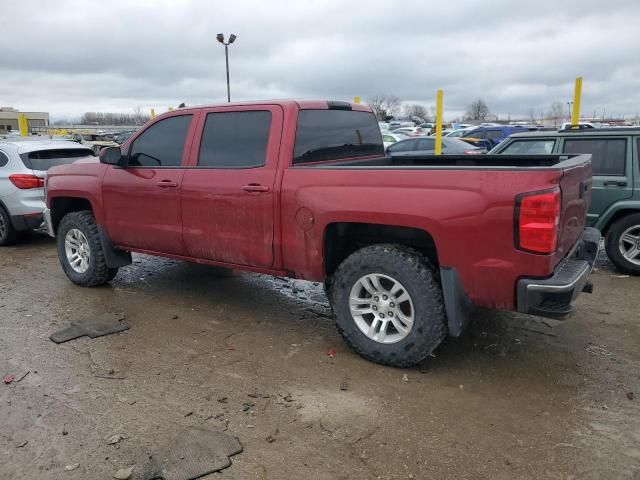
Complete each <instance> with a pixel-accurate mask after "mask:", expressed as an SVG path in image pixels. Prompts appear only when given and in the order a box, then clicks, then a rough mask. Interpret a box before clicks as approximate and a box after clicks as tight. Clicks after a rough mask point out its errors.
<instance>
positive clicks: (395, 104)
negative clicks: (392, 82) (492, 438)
mask: <svg viewBox="0 0 640 480" xmlns="http://www.w3.org/2000/svg"><path fill="white" fill-rule="evenodd" d="M367 105H369V106H370V107H371V109H372V110H373V113H375V115H376V117H377V118H378V120H386V118H387V117H395V116H396V115H398V113H399V112H400V106H401V105H402V102H401V101H400V98H398V97H396V96H395V95H387V94H379V95H374V96H372V97H369V98H367Z"/></svg>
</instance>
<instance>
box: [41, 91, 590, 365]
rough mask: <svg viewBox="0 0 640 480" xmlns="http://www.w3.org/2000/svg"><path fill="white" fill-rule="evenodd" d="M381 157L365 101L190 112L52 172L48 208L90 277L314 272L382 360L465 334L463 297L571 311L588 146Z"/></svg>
mask: <svg viewBox="0 0 640 480" xmlns="http://www.w3.org/2000/svg"><path fill="white" fill-rule="evenodd" d="M383 153H384V152H383V143H382V136H381V134H380V129H379V127H378V124H377V121H376V118H375V116H374V115H373V112H372V111H371V110H370V109H369V107H367V106H365V105H359V104H350V103H346V102H326V103H325V102H322V103H320V102H317V101H314V102H309V101H298V102H296V101H285V100H277V101H271V102H264V103H246V104H233V103H232V104H224V105H220V106H207V107H189V108H184V109H180V110H178V111H173V112H167V113H165V114H163V115H160V116H158V117H156V118H155V119H153V120H151V121H149V122H148V123H147V124H146V125H145V126H144V127H143V128H142V130H140V131H138V132H136V133H135V134H134V135H133V136H132V137H131V138H130V139H129V140H127V142H125V143H124V145H122V146H121V147H112V148H106V149H104V150H102V151H101V152H100V163H98V162H91V163H87V162H85V163H75V164H72V165H64V166H59V167H55V168H52V169H51V170H49V173H48V174H47V180H46V185H47V209H46V210H45V219H46V222H47V228H48V230H49V232H50V233H51V234H52V235H55V236H56V238H57V244H58V256H59V259H60V263H61V266H62V269H63V271H64V272H65V274H66V275H67V277H68V278H69V279H70V280H71V281H72V282H73V283H75V284H78V285H82V286H95V285H101V284H104V283H106V282H108V281H110V280H111V279H112V278H114V276H115V275H116V274H117V272H118V268H120V267H123V266H125V265H127V264H129V263H131V252H142V253H146V254H151V255H159V256H164V257H171V258H177V259H180V260H187V261H192V262H197V263H201V264H209V265H217V266H223V267H228V268H236V269H243V270H249V271H255V272H261V273H266V274H270V275H278V276H287V277H294V278H299V279H303V280H312V281H318V282H324V283H325V287H326V289H327V293H328V298H329V300H330V302H331V305H332V307H333V310H334V312H335V316H336V324H337V328H338V331H339V332H340V333H341V334H342V336H343V337H344V339H345V341H346V342H347V343H348V344H349V345H350V346H351V347H353V349H354V350H355V351H356V352H357V353H359V354H360V355H362V356H363V357H365V358H367V359H369V360H372V361H375V362H380V363H383V364H388V365H395V366H408V365H413V364H415V363H417V362H420V361H422V360H423V359H424V358H426V357H427V356H428V355H429V354H430V353H431V352H432V351H433V350H434V349H435V348H436V347H437V346H438V345H439V344H440V342H441V341H442V340H443V338H444V337H445V335H446V334H447V333H449V334H451V335H453V336H459V335H460V334H461V332H462V331H463V329H464V326H465V325H466V324H467V322H468V313H469V310H470V309H471V307H473V306H482V307H491V308H501V309H510V310H518V311H520V312H524V313H535V314H538V315H543V316H550V317H565V316H567V315H569V314H570V313H571V311H572V309H573V307H572V306H571V302H572V301H573V299H574V298H575V296H576V295H578V294H579V293H580V292H581V291H582V290H583V288H586V289H589V284H588V277H589V274H590V272H591V269H592V266H593V263H594V260H595V257H596V254H597V245H598V242H599V241H600V234H599V232H598V231H597V230H595V229H591V230H589V229H586V230H585V229H584V223H585V214H586V210H587V206H588V204H589V199H590V193H591V192H590V190H589V188H588V186H589V183H590V182H589V180H590V178H591V164H590V156H589V155H569V156H561V155H555V156H550V155H547V156H544V157H542V158H540V157H539V156H526V157H515V158H513V157H511V156H505V155H492V156H487V157H480V156H479V155H475V156H472V155H464V156H463V155H461V156H456V155H443V156H430V157H421V158H406V157H404V158H403V157H385V156H384V155H383ZM487 165H489V166H487ZM585 186H586V187H587V188H586V189H585V188H584V187H585ZM247 294H248V295H250V292H247ZM230 320H232V319H230Z"/></svg>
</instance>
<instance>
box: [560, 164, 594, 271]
mask: <svg viewBox="0 0 640 480" xmlns="http://www.w3.org/2000/svg"><path fill="white" fill-rule="evenodd" d="M589 158H590V156H589ZM591 184H592V174H591V162H582V163H578V164H574V165H571V166H569V167H566V168H563V170H562V177H561V178H560V190H561V192H562V211H561V214H560V231H559V232H558V234H559V236H558V248H557V250H556V257H557V258H556V260H557V261H560V260H562V259H563V258H564V257H565V256H566V255H567V254H568V253H569V252H570V251H571V249H572V247H573V246H574V245H575V243H576V242H577V240H578V238H580V235H582V232H583V230H584V226H585V221H586V214H587V211H588V209H589V203H590V202H591Z"/></svg>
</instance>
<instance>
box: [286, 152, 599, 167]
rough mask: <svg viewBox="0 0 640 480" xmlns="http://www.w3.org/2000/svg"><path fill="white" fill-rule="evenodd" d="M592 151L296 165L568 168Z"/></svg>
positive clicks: (437, 156)
mask: <svg viewBox="0 0 640 480" xmlns="http://www.w3.org/2000/svg"><path fill="white" fill-rule="evenodd" d="M589 160H590V155H421V156H396V157H374V158H365V159H355V160H340V161H336V162H322V163H320V162H318V163H313V164H302V165H296V167H295V168H332V169H333V168H357V169H360V168H362V169H365V168H366V169H425V168H428V169H447V168H464V167H484V168H487V167H489V168H498V169H518V168H544V169H548V168H549V167H553V168H554V169H562V168H567V167H570V166H572V165H579V164H581V163H585V162H588V161H589Z"/></svg>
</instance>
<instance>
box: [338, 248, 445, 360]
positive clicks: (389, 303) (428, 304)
mask: <svg viewBox="0 0 640 480" xmlns="http://www.w3.org/2000/svg"><path fill="white" fill-rule="evenodd" d="M331 303H332V305H333V310H334V312H335V313H336V324H337V328H338V331H339V332H340V334H341V335H342V336H343V338H344V339H345V341H346V342H347V344H348V345H349V346H350V347H351V348H353V349H354V350H355V351H356V352H357V353H358V354H359V355H361V356H362V357H364V358H366V359H367V360H371V361H374V362H376V363H381V364H384V365H391V366H395V367H409V366H412V365H415V364H416V363H419V362H421V361H422V360H424V359H425V358H426V357H427V356H428V355H429V354H430V353H431V352H432V351H433V350H434V349H435V348H436V347H437V346H438V345H440V343H441V342H442V340H443V339H444V337H445V335H446V321H445V313H444V301H443V297H442V289H441V287H440V284H439V283H438V281H437V280H436V279H435V272H434V270H433V267H432V266H431V265H430V263H429V261H428V260H427V259H426V258H425V257H424V256H422V255H421V254H420V253H419V252H417V251H416V250H413V249H410V248H407V247H403V246H400V245H373V246H370V247H365V248H363V249H361V250H358V251H357V252H355V253H353V254H352V255H350V256H349V257H348V258H347V259H346V260H345V261H344V262H343V263H342V264H341V265H340V267H338V270H337V271H336V273H335V276H334V278H333V282H332V285H331Z"/></svg>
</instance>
